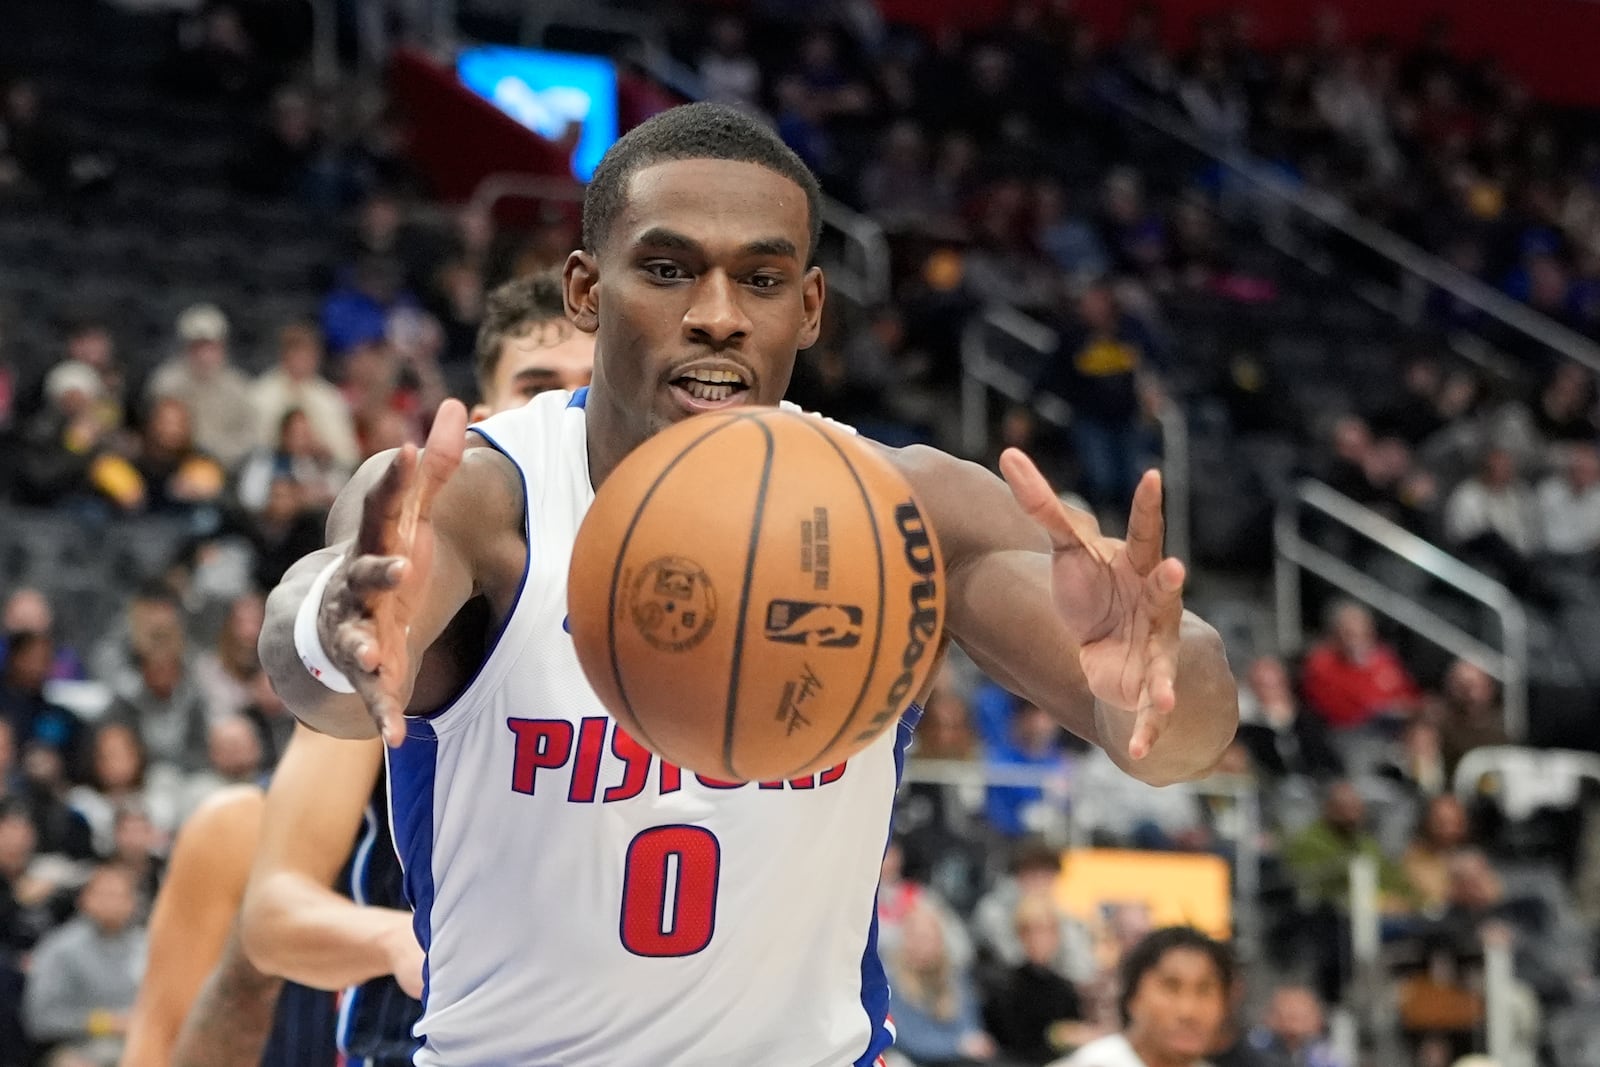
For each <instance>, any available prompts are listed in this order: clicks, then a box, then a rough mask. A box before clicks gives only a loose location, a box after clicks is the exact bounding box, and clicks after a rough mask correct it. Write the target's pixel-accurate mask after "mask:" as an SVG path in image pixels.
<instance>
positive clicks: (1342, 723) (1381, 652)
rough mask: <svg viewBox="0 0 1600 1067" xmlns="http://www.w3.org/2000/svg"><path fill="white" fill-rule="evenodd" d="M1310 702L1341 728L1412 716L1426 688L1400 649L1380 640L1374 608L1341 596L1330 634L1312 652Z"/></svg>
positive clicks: (1308, 677)
mask: <svg viewBox="0 0 1600 1067" xmlns="http://www.w3.org/2000/svg"><path fill="white" fill-rule="evenodd" d="M1304 685H1305V695H1306V702H1307V703H1309V704H1310V705H1311V707H1312V708H1313V709H1314V710H1315V711H1316V712H1317V714H1319V715H1321V716H1322V718H1323V719H1324V720H1326V721H1327V723H1328V725H1329V726H1332V727H1334V728H1335V729H1340V730H1347V729H1352V728H1354V727H1358V726H1365V725H1367V724H1368V723H1371V722H1372V721H1373V720H1375V719H1379V718H1406V717H1409V716H1410V715H1411V714H1412V713H1414V712H1415V711H1416V710H1417V707H1418V705H1419V704H1420V702H1421V700H1422V691H1421V690H1420V689H1419V688H1418V687H1417V683H1416V682H1415V681H1414V680H1413V679H1412V677H1411V675H1410V674H1409V673H1407V671H1406V669H1405V666H1404V665H1403V664H1402V663H1401V662H1400V657H1399V656H1397V655H1396V654H1395V651H1394V649H1392V648H1390V647H1389V646H1388V645H1385V644H1381V643H1379V641H1378V635H1377V630H1376V628H1375V627H1374V626H1373V622H1372V613H1371V612H1370V611H1368V610H1367V609H1366V608H1364V607H1362V606H1361V605H1360V604H1356V603H1353V602H1351V601H1340V602H1339V603H1337V604H1335V605H1334V606H1333V608H1332V609H1331V610H1330V611H1329V613H1328V636H1327V637H1326V639H1324V640H1323V641H1322V642H1321V643H1320V644H1318V645H1317V646H1316V647H1315V648H1313V649H1312V650H1311V652H1310V654H1309V655H1307V656H1306V662H1305V683H1304Z"/></svg>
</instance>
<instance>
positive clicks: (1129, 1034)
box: [1051, 926, 1233, 1067]
mask: <svg viewBox="0 0 1600 1067" xmlns="http://www.w3.org/2000/svg"><path fill="white" fill-rule="evenodd" d="M1232 985H1233V954H1232V953H1231V952H1229V951H1228V947H1227V946H1226V945H1224V944H1221V943H1220V942H1217V941H1213V940H1212V939H1211V938H1209V937H1207V936H1206V935H1205V934H1203V933H1201V932H1200V931H1198V930H1194V929H1191V928H1189V927H1186V926H1169V927H1166V928H1165V929H1161V930H1155V931H1152V932H1151V933H1149V934H1147V935H1145V937H1144V939H1143V940H1141V941H1140V942H1139V943H1138V944H1136V945H1134V946H1133V947H1132V948H1130V949H1129V950H1128V954H1127V955H1126V956H1124V957H1123V959H1122V990H1121V994H1120V996H1121V999H1120V1001H1119V1003H1118V1007H1119V1009H1120V1011H1121V1013H1122V1032H1121V1033H1116V1034H1111V1035H1109V1036H1107V1037H1102V1038H1100V1039H1099V1040H1096V1041H1091V1042H1089V1043H1088V1044H1087V1045H1085V1046H1083V1047H1082V1048H1080V1049H1079V1050H1078V1051H1077V1052H1074V1053H1073V1054H1072V1055H1070V1056H1068V1057H1067V1058H1065V1059H1062V1060H1057V1061H1056V1062H1055V1063H1054V1064H1052V1065H1051V1067H1208V1065H1207V1063H1206V1060H1205V1054H1206V1050H1207V1049H1209V1048H1211V1047H1213V1046H1214V1045H1215V1044H1216V1040H1217V1035H1218V1034H1219V1033H1220V1032H1221V1030H1222V1023H1223V1020H1224V1018H1225V1017H1226V1016H1227V1013H1228V990H1229V988H1230V987H1231V986H1232Z"/></svg>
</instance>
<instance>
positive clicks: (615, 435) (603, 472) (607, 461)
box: [583, 382, 643, 489]
mask: <svg viewBox="0 0 1600 1067" xmlns="http://www.w3.org/2000/svg"><path fill="white" fill-rule="evenodd" d="M598 386H599V383H598V382H596V383H594V384H591V385H590V386H589V396H588V399H587V400H585V401H584V405H583V407H584V414H585V425H586V430H585V440H586V442H587V444H588V450H589V484H590V485H592V486H594V488H596V489H599V488H600V486H601V485H602V484H604V482H605V480H606V479H607V478H609V477H610V476H611V472H612V471H614V470H616V469H617V464H619V463H621V462H622V460H623V459H624V457H626V456H627V454H628V453H629V452H632V451H633V450H634V449H635V448H637V447H638V446H639V444H640V443H641V442H642V441H643V438H642V437H639V435H638V434H637V433H635V432H633V431H631V430H630V429H629V428H628V422H629V420H628V415H627V413H626V412H624V411H623V410H622V409H621V407H620V406H619V405H617V404H616V403H615V402H613V401H612V399H611V397H610V395H609V394H608V393H607V392H606V391H605V390H604V389H603V388H599V387H598Z"/></svg>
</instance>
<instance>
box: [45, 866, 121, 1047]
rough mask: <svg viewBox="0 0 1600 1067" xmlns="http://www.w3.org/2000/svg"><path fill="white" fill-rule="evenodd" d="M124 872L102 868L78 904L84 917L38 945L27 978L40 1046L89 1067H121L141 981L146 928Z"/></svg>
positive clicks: (78, 918)
mask: <svg viewBox="0 0 1600 1067" xmlns="http://www.w3.org/2000/svg"><path fill="white" fill-rule="evenodd" d="M137 907H138V898H137V896H136V888H135V886H134V883H133V878H132V877H131V876H130V875H129V873H128V872H127V871H126V870H124V869H123V868H121V867H119V866H116V865H113V864H106V865H104V866H102V867H98V868H96V869H95V872H94V874H93V875H92V876H91V877H90V879H89V882H88V884H87V885H85V886H84V887H83V892H82V894H81V895H80V897H79V900H78V917H77V918H75V919H73V920H72V921H71V922H69V923H67V924H66V925H65V926H63V927H61V929H59V930H56V931H54V932H52V933H50V934H48V935H47V936H46V937H45V938H44V940H43V941H42V942H40V944H39V950H38V953H37V954H36V956H35V958H34V961H33V967H32V969H31V971H30V973H29V976H28V985H27V991H26V993H25V995H24V1000H23V1019H24V1023H25V1025H26V1026H27V1028H28V1031H29V1032H30V1033H31V1034H32V1036H33V1039H34V1040H35V1041H37V1042H39V1043H40V1044H42V1045H45V1046H48V1047H49V1048H51V1049H52V1051H54V1052H56V1053H58V1054H59V1053H60V1052H66V1053H69V1054H71V1056H73V1057H74V1059H72V1060H70V1061H65V1062H70V1063H73V1064H76V1063H78V1062H80V1061H81V1062H82V1063H83V1064H86V1065H89V1067H116V1063H117V1060H118V1059H119V1058H120V1057H121V1055H122V1039H123V1035H124V1034H125V1033H126V1030H127V1025H128V1010H129V1009H130V1008H132V1007H133V1000H134V996H135V995H136V994H137V993H138V989H139V980H140V978H141V977H142V976H143V972H144V950H145V937H144V928H143V927H142V926H139V925H137V924H136V923H135V922H134V913H135V911H136V909H137Z"/></svg>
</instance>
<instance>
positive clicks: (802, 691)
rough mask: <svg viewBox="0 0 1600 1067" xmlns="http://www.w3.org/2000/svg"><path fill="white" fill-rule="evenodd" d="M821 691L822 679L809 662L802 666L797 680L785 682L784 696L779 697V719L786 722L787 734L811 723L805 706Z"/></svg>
mask: <svg viewBox="0 0 1600 1067" xmlns="http://www.w3.org/2000/svg"><path fill="white" fill-rule="evenodd" d="M820 692H822V679H821V678H818V677H817V674H816V672H815V671H814V670H812V669H811V664H809V663H807V664H805V665H804V666H802V667H801V671H800V677H799V679H798V680H797V681H790V682H784V683H783V696H781V697H779V698H778V721H779V722H781V723H783V724H784V726H785V733H786V734H793V733H794V732H795V731H796V730H800V729H804V728H805V727H807V726H810V725H811V720H810V719H808V718H806V716H805V713H804V708H805V705H806V702H807V701H809V700H810V699H811V698H812V697H814V696H816V695H817V694H818V693H820Z"/></svg>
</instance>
